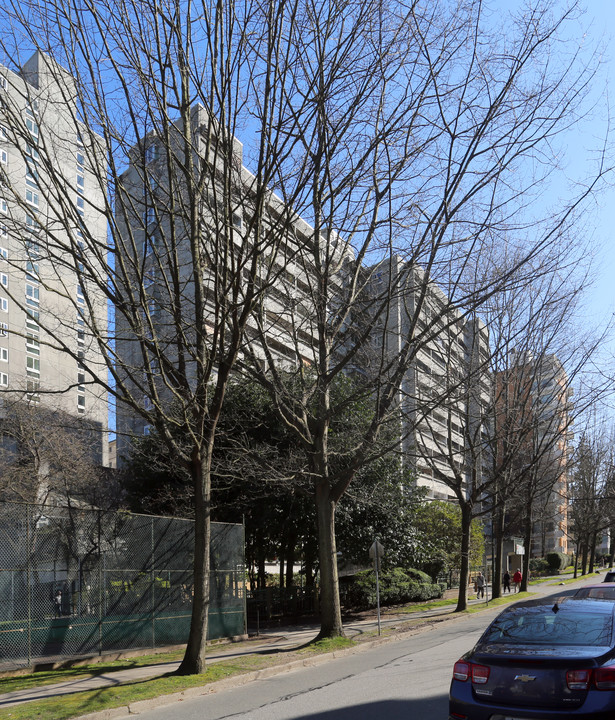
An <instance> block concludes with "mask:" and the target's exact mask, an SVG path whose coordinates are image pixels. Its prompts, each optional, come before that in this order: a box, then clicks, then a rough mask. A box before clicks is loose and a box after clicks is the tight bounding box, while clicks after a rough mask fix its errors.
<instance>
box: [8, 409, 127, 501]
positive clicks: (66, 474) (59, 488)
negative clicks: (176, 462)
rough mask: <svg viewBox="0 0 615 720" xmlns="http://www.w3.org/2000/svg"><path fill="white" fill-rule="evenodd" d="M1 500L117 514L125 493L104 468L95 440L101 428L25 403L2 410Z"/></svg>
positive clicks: (59, 412)
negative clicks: (83, 508) (100, 509)
mask: <svg viewBox="0 0 615 720" xmlns="http://www.w3.org/2000/svg"><path fill="white" fill-rule="evenodd" d="M2 411H3V417H2V419H1V420H0V434H1V442H0V477H1V484H0V498H1V499H2V500H3V501H13V502H26V503H33V504H37V505H44V504H59V505H62V506H65V507H69V508H70V507H71V506H77V507H83V506H95V507H98V508H104V509H114V508H117V507H118V506H119V505H120V504H121V498H122V493H121V492H120V491H119V485H118V484H117V483H116V482H115V481H114V478H113V477H111V476H110V475H109V473H108V472H107V471H106V470H105V469H104V468H102V467H101V464H100V457H97V456H96V452H95V451H93V448H96V447H97V443H96V442H92V438H93V437H95V436H96V434H97V433H100V428H96V427H92V426H88V424H87V423H85V422H83V421H81V418H79V419H76V418H74V417H71V416H70V415H68V414H67V413H64V412H61V411H58V410H50V409H45V408H40V407H36V406H33V405H30V404H27V403H24V402H15V403H10V402H7V401H6V399H5V402H4V404H3V408H2Z"/></svg>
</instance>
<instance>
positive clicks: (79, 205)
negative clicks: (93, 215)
mask: <svg viewBox="0 0 615 720" xmlns="http://www.w3.org/2000/svg"><path fill="white" fill-rule="evenodd" d="M77 212H78V213H79V215H81V217H83V216H84V214H85V200H84V198H83V197H82V196H81V195H78V196H77Z"/></svg>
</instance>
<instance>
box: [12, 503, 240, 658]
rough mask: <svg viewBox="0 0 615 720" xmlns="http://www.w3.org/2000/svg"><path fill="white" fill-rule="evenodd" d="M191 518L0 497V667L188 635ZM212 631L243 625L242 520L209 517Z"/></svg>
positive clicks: (222, 633)
mask: <svg viewBox="0 0 615 720" xmlns="http://www.w3.org/2000/svg"><path fill="white" fill-rule="evenodd" d="M193 548H194V524H193V523H192V521H190V520H180V519H176V518H165V517H153V516H148V515H133V514H130V513H111V512H103V511H98V510H83V509H76V508H57V507H49V506H36V505H20V504H13V503H0V669H2V668H8V667H12V668H14V667H22V666H29V665H31V664H33V663H34V662H40V661H42V660H44V661H58V660H60V659H62V658H66V657H68V656H70V657H73V656H80V655H93V654H99V653H103V652H106V651H109V650H127V649H133V648H156V647H160V646H164V645H174V644H178V643H185V642H186V641H187V638H188V631H189V627H190V616H191V604H192V594H193V580H192V578H193V573H192V559H193ZM211 560H212V574H211V596H210V610H209V637H210V638H217V637H229V636H233V635H239V634H241V633H243V632H244V628H245V563H244V533H243V526H241V525H231V524H222V523H213V524H212V549H211Z"/></svg>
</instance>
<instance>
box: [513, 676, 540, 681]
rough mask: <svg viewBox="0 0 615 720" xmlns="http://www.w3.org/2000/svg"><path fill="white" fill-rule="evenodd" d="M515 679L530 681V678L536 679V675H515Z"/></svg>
mask: <svg viewBox="0 0 615 720" xmlns="http://www.w3.org/2000/svg"><path fill="white" fill-rule="evenodd" d="M515 680H520V681H521V682H531V681H532V680H536V675H515Z"/></svg>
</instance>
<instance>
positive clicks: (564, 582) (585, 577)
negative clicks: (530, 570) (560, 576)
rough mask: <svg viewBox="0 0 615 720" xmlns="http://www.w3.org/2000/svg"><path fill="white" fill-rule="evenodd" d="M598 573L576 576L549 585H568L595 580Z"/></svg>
mask: <svg viewBox="0 0 615 720" xmlns="http://www.w3.org/2000/svg"><path fill="white" fill-rule="evenodd" d="M599 574H600V573H588V574H587V575H577V576H576V577H572V578H567V579H566V580H560V581H559V582H554V583H551V585H570V583H575V582H578V581H579V580H592V579H593V580H595V579H596V575H599Z"/></svg>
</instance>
